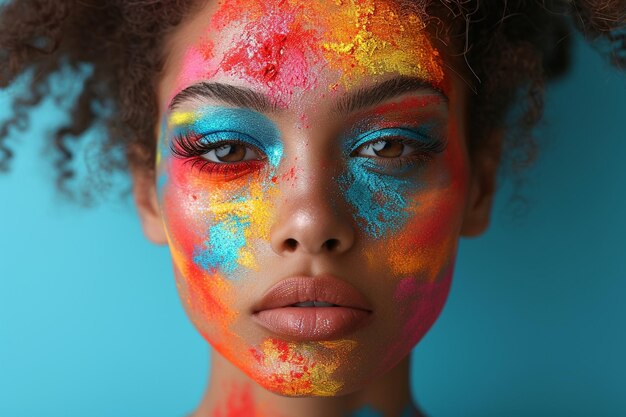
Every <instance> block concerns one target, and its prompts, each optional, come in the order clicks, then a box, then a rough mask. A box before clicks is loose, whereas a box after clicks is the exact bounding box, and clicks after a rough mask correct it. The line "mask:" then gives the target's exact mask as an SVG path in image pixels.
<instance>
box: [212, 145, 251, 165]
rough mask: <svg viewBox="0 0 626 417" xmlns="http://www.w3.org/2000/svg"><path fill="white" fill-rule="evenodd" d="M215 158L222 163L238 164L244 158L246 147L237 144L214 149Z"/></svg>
mask: <svg viewBox="0 0 626 417" xmlns="http://www.w3.org/2000/svg"><path fill="white" fill-rule="evenodd" d="M215 156H216V157H217V159H218V160H220V161H222V162H239V161H242V160H243V159H244V158H245V156H246V147H245V146H244V145H238V144H227V145H223V146H220V147H219V148H217V149H215Z"/></svg>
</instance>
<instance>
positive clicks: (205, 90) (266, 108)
mask: <svg viewBox="0 0 626 417" xmlns="http://www.w3.org/2000/svg"><path fill="white" fill-rule="evenodd" d="M196 99H204V100H206V99H210V100H217V101H220V102H222V103H224V104H229V105H231V106H235V107H244V108H249V109H252V110H256V111H258V112H261V113H271V112H274V111H276V110H277V109H278V106H277V105H276V103H274V102H272V101H271V100H270V99H269V98H268V97H267V96H265V95H263V94H261V93H257V92H256V91H254V90H251V89H249V88H245V87H237V86H234V85H230V84H221V83H208V82H200V83H197V84H193V85H191V86H189V87H187V88H185V89H184V90H182V91H181V92H179V93H178V94H176V96H174V98H173V99H172V101H171V102H170V105H169V110H170V111H172V110H176V108H177V107H178V106H180V105H181V104H183V103H184V102H186V101H193V100H196Z"/></svg>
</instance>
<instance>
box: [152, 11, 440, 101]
mask: <svg viewBox="0 0 626 417" xmlns="http://www.w3.org/2000/svg"><path fill="white" fill-rule="evenodd" d="M419 3H420V2H404V1H402V2H399V1H391V0H307V1H301V0H224V1H219V2H210V3H208V4H207V6H206V7H204V8H203V9H202V10H200V11H199V12H198V13H196V14H194V15H193V16H192V17H190V18H189V20H188V21H187V22H184V23H183V25H181V28H180V29H179V31H178V32H177V33H175V34H174V35H173V36H172V38H171V42H170V45H169V48H168V49H169V51H168V52H169V61H168V65H167V66H166V73H165V78H164V80H165V81H166V82H164V83H163V84H165V87H164V88H165V89H166V90H167V91H166V92H164V94H166V96H167V98H168V99H171V98H172V97H173V96H174V95H175V94H176V93H177V92H179V91H181V90H183V89H184V88H186V87H189V86H190V85H193V84H195V83H197V82H199V81H206V80H211V81H216V82H222V83H228V84H235V85H240V86H245V87H249V88H252V89H254V90H258V91H261V92H263V93H264V94H267V95H268V96H269V97H270V98H271V99H272V100H273V101H275V102H277V103H278V104H279V105H282V106H288V105H289V103H290V102H291V101H292V100H293V99H294V97H296V96H299V97H301V96H302V94H306V93H308V92H316V93H318V94H322V95H324V94H331V93H333V92H337V91H342V90H343V91H346V90H350V89H353V88H355V87H359V86H362V85H363V84H372V83H377V82H382V81H384V80H386V79H389V78H390V77H391V76H397V75H401V76H406V77H414V78H416V79H420V80H423V81H425V82H427V83H430V84H432V85H433V86H435V87H441V84H442V83H443V79H444V73H443V69H442V68H443V65H442V61H441V56H440V54H439V52H438V51H437V49H436V48H434V47H433V45H432V44H431V42H430V40H429V37H428V33H427V31H426V25H425V21H426V14H425V12H424V10H423V9H422V8H421V7H420V6H419Z"/></svg>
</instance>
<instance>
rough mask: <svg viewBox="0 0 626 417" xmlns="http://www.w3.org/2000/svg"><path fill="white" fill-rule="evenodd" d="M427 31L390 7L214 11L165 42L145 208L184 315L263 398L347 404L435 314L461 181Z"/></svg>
mask: <svg viewBox="0 0 626 417" xmlns="http://www.w3.org/2000/svg"><path fill="white" fill-rule="evenodd" d="M424 20H425V18H424V15H423V14H422V11H421V10H419V9H418V8H416V7H415V6H411V7H409V6H406V5H405V6H402V7H399V6H398V4H397V3H396V2H392V1H386V0H364V1H350V0H315V1H306V2H301V1H296V0H224V1H220V2H210V4H208V5H207V6H206V7H204V8H203V9H202V10H200V11H199V12H198V13H195V14H193V16H192V17H190V18H189V19H188V20H187V21H185V22H184V23H183V24H182V25H181V26H180V28H179V29H178V31H177V32H176V33H174V34H173V35H172V37H171V39H170V42H169V44H168V49H167V51H168V61H167V64H166V66H165V69H164V72H163V78H162V80H161V83H160V84H159V104H160V109H161V114H160V120H161V125H160V126H159V143H158V158H157V196H158V211H159V215H160V219H161V220H162V225H163V230H164V231H165V234H166V237H167V242H168V243H169V247H170V250H171V254H172V259H173V263H174V270H175V275H176V280H177V284H178V289H179V292H180V296H181V298H182V301H183V304H184V306H185V309H186V311H187V313H188V314H189V316H190V318H191V320H192V321H193V323H194V324H195V326H196V327H197V329H198V330H199V331H200V333H201V334H202V335H203V336H204V337H205V338H206V339H207V340H208V341H209V342H210V343H211V345H213V346H214V347H215V348H216V349H217V350H218V351H219V352H220V353H221V354H222V355H224V356H225V357H226V358H227V359H229V360H230V361H231V362H232V363H234V364H235V365H236V366H237V367H239V368H240V369H241V370H243V371H244V372H246V373H247V374H248V375H249V376H250V377H251V378H253V379H254V380H255V381H257V382H258V383H259V384H261V385H262V386H264V387H265V388H267V389H269V390H271V391H274V392H276V393H279V394H283V395H290V396H306V395H325V396H330V395H338V394H345V393H349V392H351V391H354V390H356V389H358V388H359V387H361V386H363V385H364V384H366V383H367V382H369V381H371V380H373V379H374V378H377V377H379V376H381V375H382V374H383V373H385V372H386V371H388V370H390V369H391V368H392V367H393V366H394V365H396V364H397V363H398V362H399V361H400V360H401V359H402V358H404V357H405V356H406V355H407V354H408V353H409V351H410V349H411V348H412V347H413V346H414V345H415V344H416V343H417V342H418V341H419V340H420V339H421V338H422V336H424V334H425V333H426V331H427V330H428V329H429V328H430V327H431V325H432V324H433V322H434V321H435V319H436V318H437V316H438V315H439V313H440V311H441V309H442V307H443V304H444V302H445V299H446V295H447V293H448V289H449V287H450V281H451V277H452V270H453V267H454V258H455V253H456V247H457V240H458V237H459V234H460V233H461V231H462V228H463V227H464V222H467V221H468V220H467V216H468V214H467V212H468V211H469V210H470V209H469V208H468V207H470V206H472V201H471V200H472V198H470V194H472V193H470V191H469V190H470V183H471V180H470V178H471V171H470V165H469V159H468V154H467V149H466V143H465V132H464V121H463V106H464V99H463V88H462V87H461V84H460V82H459V81H458V80H457V79H455V78H454V77H452V76H451V74H449V73H448V71H447V70H446V67H445V66H444V62H443V61H442V55H441V54H440V53H439V52H438V51H437V49H436V48H435V47H434V46H433V44H431V42H430V41H429V37H428V35H427V32H426V31H425V29H424Z"/></svg>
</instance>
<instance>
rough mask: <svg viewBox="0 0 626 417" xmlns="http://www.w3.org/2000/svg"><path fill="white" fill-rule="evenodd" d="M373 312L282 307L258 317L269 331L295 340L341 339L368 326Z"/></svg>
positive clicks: (261, 312)
mask: <svg viewBox="0 0 626 417" xmlns="http://www.w3.org/2000/svg"><path fill="white" fill-rule="evenodd" d="M370 316H371V313H370V312H369V311H365V310H360V309H356V308H349V307H282V308H273V309H270V310H262V311H259V312H257V313H255V314H254V316H253V317H254V318H255V319H256V321H257V322H258V323H259V324H260V325H261V326H263V327H265V328H266V329H267V330H270V331H271V332H273V333H276V334H279V335H281V336H285V337H287V338H289V339H292V340H298V341H304V340H310V341H319V340H334V339H338V338H341V337H343V336H345V335H347V334H349V333H351V332H354V331H355V330H357V329H359V328H361V327H363V326H365V325H367V324H368V323H369V321H370V320H368V319H369V318H370Z"/></svg>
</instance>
